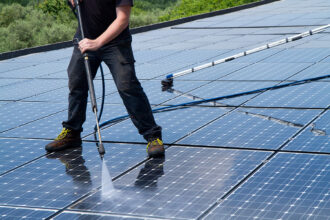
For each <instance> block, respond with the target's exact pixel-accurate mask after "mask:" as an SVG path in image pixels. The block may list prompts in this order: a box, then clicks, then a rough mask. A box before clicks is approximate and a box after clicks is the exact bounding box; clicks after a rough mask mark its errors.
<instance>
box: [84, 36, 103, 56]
mask: <svg viewBox="0 0 330 220" xmlns="http://www.w3.org/2000/svg"><path fill="white" fill-rule="evenodd" d="M101 46H102V45H101V44H100V43H99V41H98V40H97V39H96V40H91V39H88V38H84V39H82V40H81V41H79V49H80V51H81V53H85V52H86V51H96V50H98V49H99V48H100V47H101Z"/></svg>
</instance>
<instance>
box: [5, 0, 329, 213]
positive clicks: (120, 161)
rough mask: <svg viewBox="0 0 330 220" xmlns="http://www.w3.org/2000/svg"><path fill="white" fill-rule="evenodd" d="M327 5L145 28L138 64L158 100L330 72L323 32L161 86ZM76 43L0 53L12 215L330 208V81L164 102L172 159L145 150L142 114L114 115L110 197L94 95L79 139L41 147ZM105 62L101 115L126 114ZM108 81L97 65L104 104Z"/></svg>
mask: <svg viewBox="0 0 330 220" xmlns="http://www.w3.org/2000/svg"><path fill="white" fill-rule="evenodd" d="M329 9H330V3H329V1H328V0H313V1H298V0H287V1H277V2H274V3H270V4H267V5H263V6H259V7H255V8H251V9H246V10H242V11H238V12H234V13H229V14H225V15H221V16H215V17H210V18H206V19H201V20H195V21H192V22H189V23H184V24H181V25H179V26H175V27H174V28H170V27H169V28H163V29H159V30H154V31H148V32H144V33H140V34H135V35H133V48H134V56H135V59H136V70H137V76H138V78H139V79H140V80H141V84H142V86H143V88H144V90H145V92H146V94H147V96H148V97H149V100H150V103H151V104H152V108H154V109H155V108H159V107H163V106H168V105H174V104H180V103H185V102H191V101H196V100H202V99H208V98H214V97H221V96H226V95H232V94H237V93H242V92H246V91H251V90H256V89H261V88H265V87H270V86H275V85H281V84H284V83H288V82H292V81H294V80H303V79H307V78H313V77H318V76H323V75H326V74H329V71H328V69H329V63H330V62H329V60H330V50H329V45H330V44H329V43H330V37H329V35H328V34H327V33H324V32H323V33H318V34H315V35H313V36H309V37H306V38H303V39H301V40H297V41H294V42H290V43H288V44H284V45H281V46H278V47H276V48H271V49H267V50H264V51H261V52H258V53H254V54H250V55H247V56H245V57H241V58H237V59H235V60H232V61H230V62H226V63H224V64H219V65H215V66H213V67H209V68H206V69H203V70H197V71H195V72H193V73H190V74H187V75H184V76H181V77H178V78H175V80H174V86H173V87H172V88H170V89H168V90H167V91H164V90H162V88H161V80H163V79H164V78H165V76H166V75H167V74H172V73H175V72H178V71H182V70H186V69H187V68H192V67H196V66H198V65H201V64H204V63H207V62H212V61H215V60H218V59H222V58H225V57H228V56H231V55H234V54H237V53H239V52H243V51H244V50H248V49H252V48H254V47H257V46H261V45H264V44H266V43H270V42H273V41H277V40H280V39H283V38H285V37H289V36H292V35H294V34H297V33H302V32H305V31H308V30H310V29H312V28H316V27H317V26H321V25H322V24H327V23H330V19H329V13H330V11H329ZM309 25H315V26H309ZM252 26H254V27H252ZM271 26H273V27H271ZM284 26H285V27H284ZM225 27H226V28H225ZM180 28H181V29H180ZM182 28H185V29H182ZM71 53H72V48H67V49H61V50H55V51H49V52H45V53H36V54H30V55H28V56H22V57H17V58H14V59H9V60H4V61H0V79H1V82H0V218H1V219H23V218H26V219H43V218H48V219H50V218H53V219H252V218H258V219H328V218H329V217H328V216H329V213H330V210H329V206H330V203H329V201H330V199H329V188H330V185H329V182H330V179H329V178H330V173H329V164H330V163H329V162H330V161H329V156H330V154H329V153H330V151H329V149H330V146H329V140H330V139H329V132H330V131H329V124H330V123H329V119H330V110H329V107H330V101H329V100H330V97H329V95H330V86H329V80H330V79H324V80H322V81H317V82H310V83H305V84H302V85H296V86H290V87H285V88H281V89H278V90H270V91H263V92H260V93H256V94H250V95H245V96H239V97H235V98H230V99H223V100H218V101H216V102H210V103H203V104H202V105H199V106H187V107H185V108H176V109H172V110H171V111H164V112H160V113H156V114H155V119H156V121H157V123H158V124H159V125H161V126H162V128H163V141H164V143H165V147H166V157H165V158H158V159H150V158H147V153H146V141H145V140H144V139H143V138H142V137H141V136H140V135H139V134H138V132H137V130H136V128H135V127H134V126H133V124H132V122H131V120H129V119H126V120H124V121H121V122H119V123H115V124H110V125H107V126H105V127H103V128H102V131H101V134H102V140H103V142H104V146H105V150H106V154H105V157H104V159H105V162H106V163H105V164H106V165H107V168H108V170H109V175H110V176H111V178H112V180H113V185H114V187H115V192H114V193H113V194H110V195H108V196H104V195H102V189H104V188H102V162H101V160H100V157H99V155H98V151H97V146H96V144H95V137H94V135H93V131H94V125H95V118H94V115H93V113H92V112H91V109H90V106H88V108H87V120H86V122H85V124H84V131H83V133H82V137H83V144H82V147H79V148H72V149H68V150H65V151H62V152H57V153H48V154H47V152H46V151H45V150H44V146H45V145H46V144H47V143H49V141H50V140H52V139H53V138H55V137H56V136H57V135H58V133H59V132H60V131H61V122H62V121H63V120H66V117H67V93H68V88H67V83H68V82H67V73H66V69H67V65H68V63H69V60H70V56H71ZM103 69H104V73H105V78H106V92H105V94H106V97H105V103H106V104H105V107H104V113H103V117H102V120H101V123H102V122H104V121H106V120H109V119H113V118H115V117H118V116H122V115H126V114H127V112H126V110H125V107H124V106H123V104H122V101H121V99H120V97H119V95H118V92H117V90H116V87H115V85H114V82H113V79H112V76H111V73H110V71H109V70H108V68H107V67H106V66H105V65H104V64H103ZM100 79H101V77H100V70H99V71H98V75H97V76H96V80H94V84H95V90H96V96H97V98H98V100H97V102H98V104H99V105H100V103H101V96H102V88H101V87H102V86H101V80H100ZM103 181H104V179H103ZM107 181H108V182H109V181H111V180H110V179H109V180H107Z"/></svg>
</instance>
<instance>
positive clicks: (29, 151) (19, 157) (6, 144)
mask: <svg viewBox="0 0 330 220" xmlns="http://www.w3.org/2000/svg"><path fill="white" fill-rule="evenodd" d="M46 144H47V141H44V140H20V139H0V146H1V147H0V175H2V174H3V173H5V172H6V171H9V170H11V169H14V168H16V167H17V166H19V165H22V164H24V163H26V162H29V161H31V160H33V159H35V158H37V157H40V156H42V155H44V154H45V149H44V145H46Z"/></svg>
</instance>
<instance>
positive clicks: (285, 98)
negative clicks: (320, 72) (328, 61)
mask: <svg viewBox="0 0 330 220" xmlns="http://www.w3.org/2000/svg"><path fill="white" fill-rule="evenodd" d="M329 100H330V84H329V83H326V82H311V83H306V84H303V85H297V86H291V87H285V88H281V89H277V90H272V91H267V92H264V93H262V94H261V95H260V96H258V97H256V98H254V99H252V100H251V101H249V102H247V103H246V104H245V105H248V106H263V107H304V108H325V107H327V106H328V105H329V104H330V101H329Z"/></svg>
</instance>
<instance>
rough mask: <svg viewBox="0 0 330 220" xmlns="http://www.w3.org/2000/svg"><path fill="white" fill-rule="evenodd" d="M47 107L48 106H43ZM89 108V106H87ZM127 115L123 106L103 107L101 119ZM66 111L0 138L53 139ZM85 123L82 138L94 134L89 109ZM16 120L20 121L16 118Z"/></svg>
mask: <svg viewBox="0 0 330 220" xmlns="http://www.w3.org/2000/svg"><path fill="white" fill-rule="evenodd" d="M45 106H48V105H45ZM88 107H89V106H88ZM125 114H127V112H126V110H125V108H124V106H118V105H105V107H104V113H103V118H104V120H107V119H110V118H114V117H118V116H121V115H125ZM67 115H68V113H67V111H61V112H59V113H56V114H52V115H49V116H47V117H44V118H41V117H40V118H39V119H38V120H36V121H32V122H30V123H27V124H25V125H22V126H20V127H17V128H15V129H12V130H8V131H5V132H2V133H0V137H19V138H33V137H35V136H36V134H38V137H40V138H45V139H54V138H55V137H56V136H57V135H58V134H59V132H60V130H61V129H62V125H61V122H62V121H65V120H67ZM86 117H87V118H86V122H85V124H84V131H83V132H82V136H85V135H88V134H91V133H93V132H94V126H95V116H94V114H93V113H92V111H91V109H90V108H87V114H86ZM17 120H20V118H19V117H17Z"/></svg>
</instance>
